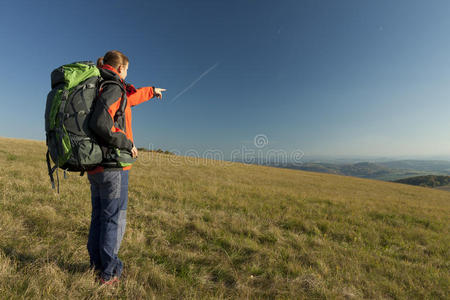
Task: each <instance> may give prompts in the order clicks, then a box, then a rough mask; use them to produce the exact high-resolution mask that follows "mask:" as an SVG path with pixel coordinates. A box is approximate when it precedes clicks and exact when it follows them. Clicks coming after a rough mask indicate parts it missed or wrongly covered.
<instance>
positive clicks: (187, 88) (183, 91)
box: [169, 62, 219, 103]
mask: <svg viewBox="0 0 450 300" xmlns="http://www.w3.org/2000/svg"><path fill="white" fill-rule="evenodd" d="M218 65H219V63H218V62H217V63H215V64H214V65H213V66H211V67H210V68H209V69H208V70H206V71H205V72H203V73H202V74H201V75H200V76H199V77H198V78H197V79H195V80H194V81H193V82H192V83H191V84H190V85H188V86H187V87H186V88H185V89H184V90H182V91H181V92H179V93H178V94H177V95H176V96H175V97H173V98H172V100H170V102H169V103H173V102H174V101H175V100H176V99H177V98H178V97H180V96H181V95H183V94H184V93H186V92H187V91H189V90H190V89H191V88H192V87H193V86H194V85H195V84H196V83H197V82H198V81H199V80H200V79H202V78H203V76H206V75H207V74H208V73H209V72H211V71H212V70H214V69H215V68H216V67H217V66H218Z"/></svg>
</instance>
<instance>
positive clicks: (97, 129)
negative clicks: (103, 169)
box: [89, 84, 133, 151]
mask: <svg viewBox="0 0 450 300" xmlns="http://www.w3.org/2000/svg"><path fill="white" fill-rule="evenodd" d="M121 101H122V90H121V89H120V87H119V86H117V85H113V84H109V85H106V86H105V88H104V89H103V91H102V92H101V93H100V95H99V96H98V98H97V99H96V101H95V104H94V110H93V112H92V115H91V119H90V120H89V127H90V129H91V130H92V131H93V132H94V134H95V135H96V137H97V138H98V140H99V142H100V144H101V145H103V146H108V147H115V148H119V149H126V150H129V151H131V148H132V147H133V142H132V141H131V140H129V139H128V138H127V136H126V134H125V132H124V131H122V130H121V129H119V128H117V127H115V125H114V116H115V114H116V112H117V110H118V109H119V107H120V104H121Z"/></svg>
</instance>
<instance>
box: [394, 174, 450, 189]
mask: <svg viewBox="0 0 450 300" xmlns="http://www.w3.org/2000/svg"><path fill="white" fill-rule="evenodd" d="M395 182H398V183H404V184H411V185H418V186H425V187H432V188H434V187H441V186H448V185H450V176H443V175H427V176H415V177H408V178H403V179H399V180H395Z"/></svg>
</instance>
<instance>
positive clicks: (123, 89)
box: [97, 80, 127, 115]
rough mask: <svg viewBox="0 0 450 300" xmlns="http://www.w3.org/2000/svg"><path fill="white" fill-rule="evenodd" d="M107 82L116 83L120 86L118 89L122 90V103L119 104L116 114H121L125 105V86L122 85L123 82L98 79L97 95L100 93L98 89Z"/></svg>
mask: <svg viewBox="0 0 450 300" xmlns="http://www.w3.org/2000/svg"><path fill="white" fill-rule="evenodd" d="M107 84H115V85H118V86H119V87H120V89H121V90H122V103H121V104H120V108H119V110H118V111H117V113H118V115H122V114H123V113H124V112H125V107H126V106H127V92H126V90H125V87H124V86H123V84H121V83H120V82H118V81H117V80H103V81H100V85H99V87H98V90H97V96H98V94H99V93H100V91H101V90H102V89H103V88H104V86H105V85H107Z"/></svg>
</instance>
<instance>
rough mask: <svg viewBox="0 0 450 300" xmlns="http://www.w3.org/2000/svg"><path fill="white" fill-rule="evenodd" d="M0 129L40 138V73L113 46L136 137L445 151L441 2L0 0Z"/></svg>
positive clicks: (184, 145)
mask: <svg viewBox="0 0 450 300" xmlns="http://www.w3.org/2000/svg"><path fill="white" fill-rule="evenodd" d="M0 3H1V4H0V40H1V47H0V54H1V58H2V59H1V66H2V71H1V72H0V85H1V87H2V92H1V96H0V98H1V103H2V109H1V118H0V136H8V137H19V138H29V139H39V140H44V139H45V132H44V108H45V101H46V95H47V93H48V92H49V89H50V72H51V71H52V70H53V69H54V68H56V67H58V66H60V65H62V64H65V63H70V62H73V61H79V60H96V59H97V58H98V57H99V56H102V55H103V54H104V53H105V52H106V51H108V50H112V49H117V50H121V51H122V52H124V53H125V54H126V55H127V56H128V57H129V58H130V66H129V70H128V78H127V81H128V82H130V83H133V84H134V85H135V86H137V87H139V86H149V85H155V86H159V87H163V88H166V89H167V92H166V94H165V95H164V100H163V101H160V100H155V101H153V100H152V101H150V102H147V103H145V104H143V105H141V106H138V107H135V108H134V110H133V132H134V139H135V142H136V144H137V145H138V146H143V147H148V146H149V145H152V147H154V148H163V149H168V150H176V151H178V152H180V153H184V152H186V151H187V150H188V149H196V150H197V151H199V152H202V151H205V149H220V150H222V151H224V153H230V152H231V151H232V150H233V149H237V148H240V147H242V146H243V145H247V146H251V145H252V143H253V139H254V137H255V136H256V135H258V134H263V135H265V136H267V138H268V141H269V145H270V146H271V147H272V148H276V149H284V150H285V151H294V150H295V149H301V150H302V151H303V152H304V153H305V156H306V157H307V156H309V155H317V154H325V155H377V156H383V155H384V156H389V155H445V154H449V153H450V133H449V128H450V101H449V100H450V99H449V95H450V84H449V79H450V17H449V16H450V1H448V0H442V1H439V0H430V1H415V0H397V1H392V0H373V1H369V0H366V1H361V0H354V1H350V0H341V1H337V0H329V1H325V0H323V1H320V0H309V1H307V0H292V1H289V0H281V1H262V0H258V1H256V0H252V1H250V0H239V1H231V0H227V1H214V0H204V1H196V0H192V1H185V0H183V1H181V0H180V1H173V0H165V1H115V0H110V1H20V0H17V1H1V2H0Z"/></svg>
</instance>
